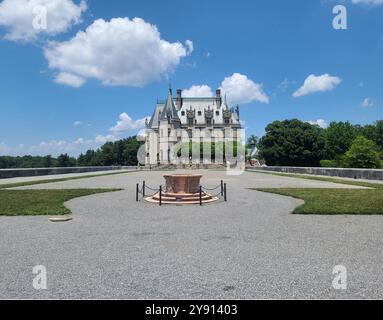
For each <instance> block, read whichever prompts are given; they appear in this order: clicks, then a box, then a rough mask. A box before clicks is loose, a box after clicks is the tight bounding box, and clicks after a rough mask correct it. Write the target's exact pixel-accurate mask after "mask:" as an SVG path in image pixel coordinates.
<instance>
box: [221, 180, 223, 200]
mask: <svg viewBox="0 0 383 320" xmlns="http://www.w3.org/2000/svg"><path fill="white" fill-rule="evenodd" d="M221 197H223V180H221Z"/></svg>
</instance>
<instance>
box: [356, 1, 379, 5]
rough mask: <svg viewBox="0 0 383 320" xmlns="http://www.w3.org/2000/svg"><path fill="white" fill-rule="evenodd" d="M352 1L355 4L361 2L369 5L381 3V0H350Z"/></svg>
mask: <svg viewBox="0 0 383 320" xmlns="http://www.w3.org/2000/svg"><path fill="white" fill-rule="evenodd" d="M352 3H355V4H359V3H362V4H370V5H379V4H383V0H352Z"/></svg>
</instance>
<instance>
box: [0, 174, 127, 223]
mask: <svg viewBox="0 0 383 320" xmlns="http://www.w3.org/2000/svg"><path fill="white" fill-rule="evenodd" d="M128 172H130V171H119V172H112V173H106V174H99V175H88V176H80V177H72V178H58V179H50V180H49V179H45V180H36V181H28V182H17V183H9V184H0V216H26V215H31V216H33V215H35V216H37V215H65V214H70V213H71V212H70V210H69V209H68V208H66V207H65V206H64V202H66V201H69V200H71V199H74V198H78V197H84V196H89V195H92V194H96V193H104V192H113V191H119V190H121V189H52V190H7V189H6V188H16V187H22V186H30V185H38V184H43V183H52V182H61V181H68V180H79V179H88V178H94V177H102V176H110V175H116V174H123V173H128Z"/></svg>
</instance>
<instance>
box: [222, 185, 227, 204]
mask: <svg viewBox="0 0 383 320" xmlns="http://www.w3.org/2000/svg"><path fill="white" fill-rule="evenodd" d="M223 194H224V198H225V202H226V201H227V193H226V183H225V184H224V185H223Z"/></svg>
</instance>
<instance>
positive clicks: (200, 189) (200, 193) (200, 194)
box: [199, 186, 202, 206]
mask: <svg viewBox="0 0 383 320" xmlns="http://www.w3.org/2000/svg"><path fill="white" fill-rule="evenodd" d="M199 205H200V206H202V186H199Z"/></svg>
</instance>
